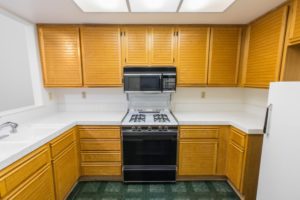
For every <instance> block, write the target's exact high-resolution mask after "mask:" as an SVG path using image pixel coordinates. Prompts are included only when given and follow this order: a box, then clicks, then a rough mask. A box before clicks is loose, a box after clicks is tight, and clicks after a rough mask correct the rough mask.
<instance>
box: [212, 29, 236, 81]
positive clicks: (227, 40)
mask: <svg viewBox="0 0 300 200" xmlns="http://www.w3.org/2000/svg"><path fill="white" fill-rule="evenodd" d="M240 43H241V28H239V27H230V26H229V27H212V28H211V36H210V52H209V53H210V56H209V58H210V59H209V67H208V85H215V86H235V85H236V84H237V79H238V68H239V57H240Z"/></svg>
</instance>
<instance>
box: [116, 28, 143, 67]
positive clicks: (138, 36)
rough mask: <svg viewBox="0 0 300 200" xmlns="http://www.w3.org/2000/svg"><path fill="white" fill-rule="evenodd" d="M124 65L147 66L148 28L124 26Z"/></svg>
mask: <svg viewBox="0 0 300 200" xmlns="http://www.w3.org/2000/svg"><path fill="white" fill-rule="evenodd" d="M121 34H122V38H123V41H122V45H123V46H122V52H123V64H124V65H149V37H148V34H149V27H148V26H126V27H123V28H122V33H121Z"/></svg>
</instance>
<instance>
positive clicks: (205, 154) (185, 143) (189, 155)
mask: <svg viewBox="0 0 300 200" xmlns="http://www.w3.org/2000/svg"><path fill="white" fill-rule="evenodd" d="M227 130H228V127H226V126H224V127H219V126H181V127H180V139H179V156H178V158H179V160H178V176H180V177H186V176H189V177H196V176H203V175H210V176H213V175H225V172H224V171H225V156H226V146H225V145H226V143H225V141H226V139H224V138H226V135H228V134H227Z"/></svg>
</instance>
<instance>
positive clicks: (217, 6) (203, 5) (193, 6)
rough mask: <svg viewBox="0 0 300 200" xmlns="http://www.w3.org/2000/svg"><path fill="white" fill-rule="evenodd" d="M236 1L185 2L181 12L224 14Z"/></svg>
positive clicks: (199, 0) (195, 0) (186, 0)
mask: <svg viewBox="0 0 300 200" xmlns="http://www.w3.org/2000/svg"><path fill="white" fill-rule="evenodd" d="M234 2H235V0H184V1H183V3H182V5H181V8H180V10H179V12H224V11H225V10H226V9H227V8H228V7H229V6H230V5H231V4H233V3H234Z"/></svg>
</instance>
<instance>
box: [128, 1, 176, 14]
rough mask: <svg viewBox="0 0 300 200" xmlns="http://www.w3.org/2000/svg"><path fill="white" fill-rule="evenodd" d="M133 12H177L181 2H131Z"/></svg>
mask: <svg viewBox="0 0 300 200" xmlns="http://www.w3.org/2000/svg"><path fill="white" fill-rule="evenodd" d="M129 3H130V8H131V11H132V12H176V11H177V8H178V6H179V3H180V0H129Z"/></svg>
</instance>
